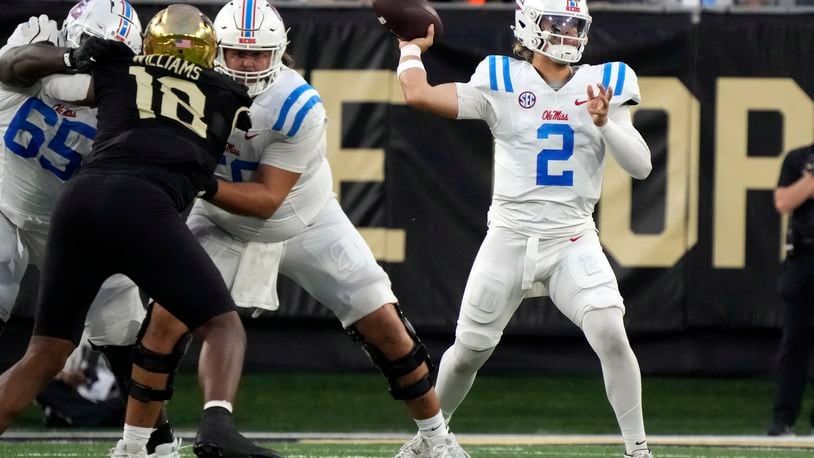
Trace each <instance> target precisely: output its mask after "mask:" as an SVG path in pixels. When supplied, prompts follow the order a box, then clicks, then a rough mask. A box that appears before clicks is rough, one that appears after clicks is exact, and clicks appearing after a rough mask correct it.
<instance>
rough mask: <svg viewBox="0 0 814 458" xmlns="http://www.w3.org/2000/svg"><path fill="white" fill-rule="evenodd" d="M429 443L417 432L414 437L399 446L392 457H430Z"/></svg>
mask: <svg viewBox="0 0 814 458" xmlns="http://www.w3.org/2000/svg"><path fill="white" fill-rule="evenodd" d="M430 456H431V455H430V444H429V443H428V442H427V440H426V439H425V438H424V436H422V435H421V432H417V433H416V435H415V437H413V438H412V439H410V440H409V441H408V442H407V443H406V444H404V445H402V446H401V449H399V452H398V453H397V454H396V456H395V457H394V458H430Z"/></svg>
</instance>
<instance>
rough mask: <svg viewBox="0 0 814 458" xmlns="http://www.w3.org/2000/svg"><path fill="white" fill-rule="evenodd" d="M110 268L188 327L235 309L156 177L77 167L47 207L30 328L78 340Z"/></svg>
mask: <svg viewBox="0 0 814 458" xmlns="http://www.w3.org/2000/svg"><path fill="white" fill-rule="evenodd" d="M116 273H122V274H124V275H127V276H128V277H130V279H132V280H133V281H134V282H135V283H136V284H137V285H138V286H139V287H140V288H142V289H143V290H144V291H145V292H146V293H147V294H148V295H149V296H150V297H151V298H152V299H154V300H155V301H156V302H158V303H159V304H161V305H162V306H163V307H165V308H166V309H167V310H168V311H169V312H170V313H172V314H173V315H174V316H175V317H176V318H178V319H179V320H181V321H182V322H183V323H184V324H186V325H187V326H188V327H189V328H190V329H195V328H196V327H198V326H199V325H201V324H203V323H205V322H206V321H208V320H209V319H211V318H213V317H215V316H217V315H220V314H223V313H226V312H229V311H232V310H235V305H234V302H233V301H232V297H231V295H230V294H229V290H228V289H227V287H226V284H225V283H224V281H223V278H222V277H221V275H220V272H219V271H218V269H217V267H215V265H214V264H213V262H212V260H211V259H210V258H209V256H208V255H207V254H206V252H205V251H204V250H203V248H202V247H201V245H200V244H199V243H198V242H197V240H195V237H194V236H193V235H192V233H191V232H190V231H189V229H187V226H186V224H185V223H184V221H183V220H182V219H181V217H180V216H179V215H178V212H177V210H176V207H175V204H174V203H173V201H172V199H171V198H170V197H169V195H168V194H167V193H165V192H164V191H163V190H162V189H161V188H160V187H159V186H158V185H157V184H154V183H152V182H150V181H147V180H146V179H143V178H138V177H133V176H128V175H110V174H108V175H103V174H95V173H94V174H91V173H85V174H82V173H81V172H80V174H79V175H77V176H76V177H74V178H72V179H71V180H70V181H69V182H68V183H66V185H65V189H63V191H62V192H61V193H60V196H59V198H58V199H57V202H56V207H55V209H54V212H53V215H52V220H51V227H50V230H49V233H48V243H47V245H46V254H45V259H44V265H43V268H42V273H41V275H40V287H39V296H38V300H37V312H36V322H35V326H34V334H35V335H41V336H48V337H57V338H62V339H67V340H71V341H73V342H74V343H76V342H78V341H79V339H80V338H81V335H82V329H83V325H84V321H85V315H86V314H87V311H88V308H89V306H90V304H91V302H92V301H93V299H94V297H95V296H96V293H97V291H98V290H99V287H100V286H101V285H102V283H103V282H104V281H105V279H107V278H108V277H109V276H111V275H113V274H116Z"/></svg>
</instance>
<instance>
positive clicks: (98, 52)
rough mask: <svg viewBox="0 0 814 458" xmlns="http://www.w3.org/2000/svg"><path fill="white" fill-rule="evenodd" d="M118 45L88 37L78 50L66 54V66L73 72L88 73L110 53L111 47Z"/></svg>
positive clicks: (110, 41)
mask: <svg viewBox="0 0 814 458" xmlns="http://www.w3.org/2000/svg"><path fill="white" fill-rule="evenodd" d="M114 43H116V42H115V41H112V40H105V39H102V38H99V37H88V38H86V39H84V40H83V41H82V45H81V46H79V47H78V48H74V49H71V50H70V51H68V52H67V53H65V66H66V67H68V68H69V69H71V70H74V71H77V72H80V73H86V72H88V71H90V69H91V67H93V65H94V64H96V62H99V61H101V60H102V59H103V58H104V56H106V55H107V54H108V53H110V49H111V46H112V45H113V44H114Z"/></svg>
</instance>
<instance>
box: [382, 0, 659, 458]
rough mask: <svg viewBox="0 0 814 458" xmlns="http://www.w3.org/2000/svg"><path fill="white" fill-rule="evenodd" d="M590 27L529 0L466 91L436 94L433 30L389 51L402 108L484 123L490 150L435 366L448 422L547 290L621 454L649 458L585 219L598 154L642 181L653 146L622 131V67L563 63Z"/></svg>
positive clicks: (633, 93) (611, 280)
mask: <svg viewBox="0 0 814 458" xmlns="http://www.w3.org/2000/svg"><path fill="white" fill-rule="evenodd" d="M590 25H591V16H590V15H589V14H588V7H587V5H585V2H584V0H576V1H574V0H526V2H525V3H524V4H523V5H522V7H521V8H520V9H519V10H518V11H517V14H516V19H515V27H514V33H515V37H516V42H515V45H514V51H515V54H516V55H517V56H518V57H519V59H518V58H512V57H508V56H488V57H486V58H485V59H484V60H483V61H482V62H481V63H480V64H479V65H478V67H477V69H476V70H475V73H474V75H472V78H471V80H470V81H469V82H468V83H448V84H441V85H437V86H431V85H429V83H428V82H427V75H426V72H425V71H424V67H423V64H422V63H421V53H422V52H424V51H426V50H427V49H428V48H429V47H430V46H431V45H432V43H433V34H434V30H433V27H432V26H430V27H429V28H428V31H427V36H426V37H424V38H418V39H415V40H412V41H409V42H407V41H401V42H400V43H399V47H400V48H401V59H400V63H399V68H398V70H397V73H398V76H399V81H400V82H401V87H402V90H403V92H404V97H405V99H406V101H407V103H408V104H409V105H410V106H412V107H414V108H418V109H421V110H426V111H430V112H432V113H435V114H438V115H440V116H444V117H447V118H453V119H482V120H484V121H486V123H487V124H488V125H489V128H490V129H491V131H492V135H493V136H494V141H495V182H494V193H493V197H492V204H491V207H490V210H489V215H488V219H489V229H488V232H487V234H486V238H485V240H484V241H483V244H482V245H481V247H480V250H479V252H478V255H477V257H476V259H475V263H474V265H473V266H472V271H471V272H470V275H469V279H468V281H467V284H466V289H465V291H464V295H463V301H462V304H461V310H460V316H459V318H458V326H457V329H456V331H455V343H454V344H453V345H452V347H450V348H449V349H448V350H447V351H446V352H445V353H444V356H443V358H442V359H441V365H440V369H439V373H438V383H437V392H438V396H439V399H440V401H441V408H442V411H443V413H444V417H445V418H446V420H447V421H449V419H450V417H451V416H452V414H453V413H454V412H455V409H456V408H457V407H458V406H459V405H460V403H461V402H462V401H463V399H464V397H465V396H466V394H467V393H468V391H469V389H470V388H471V386H472V383H473V382H474V380H475V375H476V373H477V371H478V369H479V368H480V367H481V366H482V365H483V364H484V363H485V362H486V360H487V359H488V358H489V356H490V355H491V354H492V352H493V351H494V349H495V347H496V346H497V344H498V342H499V341H500V338H501V336H502V335H503V330H504V329H505V327H506V325H507V323H508V322H509V319H510V318H511V317H512V315H513V314H514V312H515V311H516V310H517V307H518V306H519V305H520V303H521V301H522V300H523V298H524V297H531V296H534V295H540V294H547V295H549V296H550V297H551V300H552V301H553V302H554V304H555V305H556V307H557V308H558V309H559V310H560V311H561V312H562V313H564V314H565V315H566V316H567V317H568V318H569V319H570V320H571V321H573V322H574V323H575V324H576V325H577V326H579V327H580V329H582V331H583V333H584V334H585V337H586V339H587V340H588V343H589V344H590V345H591V347H592V348H593V350H594V351H595V352H596V354H597V356H599V359H600V362H601V364H602V372H603V375H604V380H605V387H606V391H607V394H608V399H609V401H610V404H611V406H612V408H613V410H614V412H615V414H616V418H617V420H618V423H619V427H620V429H621V431H622V436H623V437H624V442H625V456H629V457H636V458H649V457H652V453H651V452H650V450H649V448H648V445H647V440H646V436H645V431H644V421H643V418H642V403H641V375H640V372H639V365H638V362H637V361H636V356H635V355H634V354H633V351H632V349H631V348H630V344H629V342H628V339H627V335H626V332H625V327H624V322H623V320H622V318H623V315H624V311H625V306H624V302H623V300H622V296H621V294H620V293H619V287H618V284H617V281H616V277H615V275H614V273H613V270H612V269H611V266H610V264H609V262H608V259H607V258H606V256H605V254H604V253H603V251H602V247H601V246H600V244H599V237H598V235H597V229H596V225H595V224H594V221H593V218H592V214H593V211H594V205H595V204H596V202H597V200H598V199H599V194H600V190H601V187H602V173H603V169H604V165H605V160H606V154H605V153H606V152H609V153H610V155H611V156H613V158H614V159H615V160H616V162H617V163H618V164H619V165H620V166H621V167H622V168H623V169H624V170H625V171H627V172H628V173H629V174H630V175H631V176H633V177H634V178H637V179H644V178H646V177H647V176H648V175H649V173H650V170H651V168H652V165H651V161H650V150H649V149H648V147H647V144H646V143H645V142H644V140H643V139H642V136H641V135H640V134H639V132H638V131H637V130H636V129H635V128H634V127H633V124H632V122H631V115H630V111H629V105H635V104H637V103H639V101H640V96H639V87H638V84H637V80H636V74H635V73H634V72H633V70H632V69H631V68H630V67H628V66H627V65H626V64H624V63H621V62H612V63H606V64H601V65H572V64H576V63H577V62H579V60H580V59H581V58H582V52H583V50H584V48H585V44H586V43H587V41H588V29H589V27H590ZM423 444H424V440H423V438H422V437H421V435H420V434H419V435H417V436H416V437H415V438H414V439H413V440H412V441H410V442H409V443H408V444H406V445H405V446H404V447H403V449H404V451H405V452H408V451H410V452H412V456H421V455H423V454H424V448H425V446H424V445H423ZM403 455H404V456H408V455H409V453H404V454H403Z"/></svg>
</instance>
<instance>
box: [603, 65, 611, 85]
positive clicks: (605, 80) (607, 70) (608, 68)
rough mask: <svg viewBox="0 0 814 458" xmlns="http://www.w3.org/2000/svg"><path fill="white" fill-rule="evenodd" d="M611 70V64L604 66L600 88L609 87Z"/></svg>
mask: <svg viewBox="0 0 814 458" xmlns="http://www.w3.org/2000/svg"><path fill="white" fill-rule="evenodd" d="M611 69H613V63H611V62H608V63H607V64H605V65H604V68H603V72H602V86H605V88H607V87H608V86H610V79H611Z"/></svg>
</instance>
